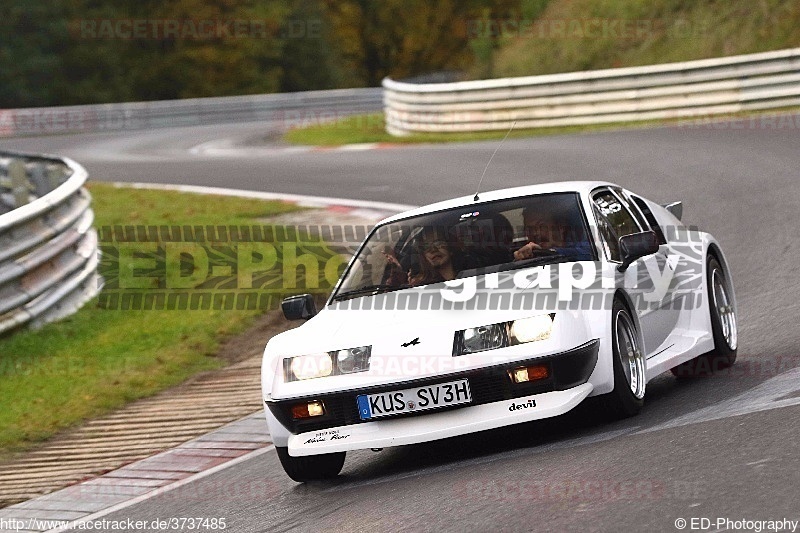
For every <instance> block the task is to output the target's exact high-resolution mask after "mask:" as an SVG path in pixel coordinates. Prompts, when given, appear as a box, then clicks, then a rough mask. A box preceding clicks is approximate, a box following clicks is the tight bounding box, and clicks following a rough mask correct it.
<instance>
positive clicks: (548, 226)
mask: <svg viewBox="0 0 800 533" xmlns="http://www.w3.org/2000/svg"><path fill="white" fill-rule="evenodd" d="M522 222H523V225H524V229H525V237H526V238H527V239H528V243H527V244H525V245H523V246H522V247H520V248H519V249H518V250H517V251H515V252H514V261H521V260H524V259H531V258H532V257H536V256H537V255H542V254H547V253H551V254H560V255H564V256H570V257H572V256H576V259H577V260H591V259H592V250H591V246H590V245H589V242H588V240H587V239H585V238H581V237H580V236H581V235H583V231H581V230H580V229H578V228H575V227H574V226H573V225H572V224H571V223H570V220H569V217H568V216H566V215H565V214H563V213H557V212H552V211H544V210H540V209H534V208H532V207H526V208H525V209H524V210H523V211H522Z"/></svg>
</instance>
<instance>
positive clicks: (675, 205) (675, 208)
mask: <svg viewBox="0 0 800 533" xmlns="http://www.w3.org/2000/svg"><path fill="white" fill-rule="evenodd" d="M661 207H663V208H664V209H666V210H667V211H669V212H670V213H672V214H673V215H674V216H675V218H677V219H678V220H680V219H681V217H683V202H672V203H669V204H663V205H662V206H661Z"/></svg>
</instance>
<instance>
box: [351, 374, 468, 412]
mask: <svg viewBox="0 0 800 533" xmlns="http://www.w3.org/2000/svg"><path fill="white" fill-rule="evenodd" d="M356 400H357V403H358V415H359V416H360V417H361V420H371V419H373V418H380V417H382V416H390V415H399V414H408V413H414V412H417V411H427V410H428V409H438V408H440V407H447V406H449V405H460V404H464V403H470V402H471V401H472V394H471V393H470V390H469V381H467V380H466V379H459V380H458V381H450V382H448V383H439V384H437V385H427V386H425V387H416V388H414V389H403V390H399V391H391V392H381V393H379V394H362V395H360V396H358V397H357V398H356Z"/></svg>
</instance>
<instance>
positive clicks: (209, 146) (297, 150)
mask: <svg viewBox="0 0 800 533" xmlns="http://www.w3.org/2000/svg"><path fill="white" fill-rule="evenodd" d="M238 142H239V141H237V140H236V139H215V140H213V141H207V142H204V143H201V144H198V145H196V146H193V147H191V148H189V154H190V155H192V156H196V157H258V156H264V157H269V156H276V155H284V154H305V153H312V152H366V151H369V150H386V149H390V148H400V147H402V146H407V145H406V144H402V143H380V142H378V143H355V144H343V145H339V146H299V145H292V146H274V145H273V146H269V145H267V146H242V145H241V144H238Z"/></svg>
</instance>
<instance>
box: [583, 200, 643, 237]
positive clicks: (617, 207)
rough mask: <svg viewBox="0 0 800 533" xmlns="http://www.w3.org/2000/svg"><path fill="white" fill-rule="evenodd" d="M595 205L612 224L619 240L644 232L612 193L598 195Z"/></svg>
mask: <svg viewBox="0 0 800 533" xmlns="http://www.w3.org/2000/svg"><path fill="white" fill-rule="evenodd" d="M594 203H595V204H596V205H597V207H598V208H599V209H600V212H601V213H602V214H603V215H605V217H606V218H607V219H608V221H609V222H610V223H611V227H613V228H614V233H616V234H617V238H619V237H622V236H623V235H630V234H631V233H638V232H640V231H642V229H641V228H640V227H639V224H637V223H636V219H634V218H633V215H631V212H630V211H629V210H628V208H627V207H626V206H625V205H624V204H623V203H622V202H621V201H620V199H619V198H618V197H617V196H616V195H615V194H614V193H612V192H611V191H602V192H599V193H597V194H596V195H595V196H594Z"/></svg>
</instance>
